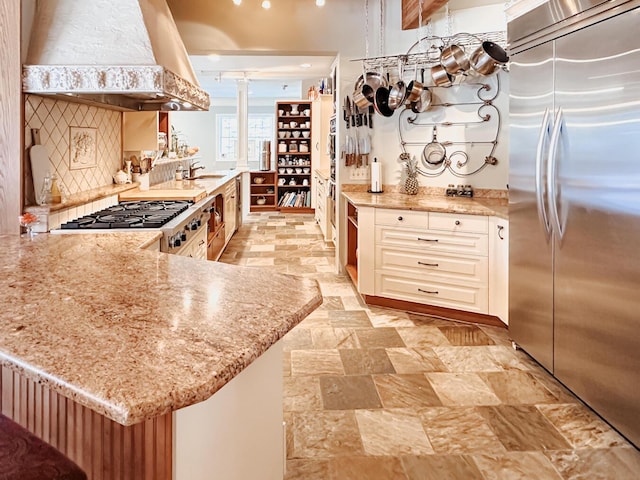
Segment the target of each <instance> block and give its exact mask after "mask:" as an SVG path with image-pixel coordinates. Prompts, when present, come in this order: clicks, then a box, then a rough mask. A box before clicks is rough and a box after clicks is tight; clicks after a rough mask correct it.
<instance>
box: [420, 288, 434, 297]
mask: <svg viewBox="0 0 640 480" xmlns="http://www.w3.org/2000/svg"><path fill="white" fill-rule="evenodd" d="M418 291H419V292H422V293H428V294H430V295H438V291H437V290H433V291H432V290H423V289H421V288H419V289H418Z"/></svg>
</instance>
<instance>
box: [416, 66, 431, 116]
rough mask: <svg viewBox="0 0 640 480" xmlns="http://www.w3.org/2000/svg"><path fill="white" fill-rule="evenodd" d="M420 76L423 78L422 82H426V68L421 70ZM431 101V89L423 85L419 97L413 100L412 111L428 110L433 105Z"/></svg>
mask: <svg viewBox="0 0 640 480" xmlns="http://www.w3.org/2000/svg"><path fill="white" fill-rule="evenodd" d="M420 76H421V78H422V83H423V84H424V68H423V69H421V70H420ZM431 101H432V98H431V91H430V90H429V89H427V87H425V86H423V87H422V91H421V92H420V96H419V97H418V99H417V100H416V101H415V102H411V111H412V112H413V113H422V112H426V111H427V110H428V109H429V107H430V106H431Z"/></svg>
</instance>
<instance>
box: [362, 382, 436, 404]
mask: <svg viewBox="0 0 640 480" xmlns="http://www.w3.org/2000/svg"><path fill="white" fill-rule="evenodd" d="M373 381H374V382H375V384H376V388H377V389H378V393H379V394H380V399H381V400H382V405H384V408H415V409H418V408H423V407H433V406H438V405H442V402H441V401H440V399H439V398H438V395H436V393H435V392H434V391H433V388H432V387H431V384H430V383H429V381H428V380H427V379H426V377H425V376H424V375H422V374H413V375H393V374H386V375H374V376H373Z"/></svg>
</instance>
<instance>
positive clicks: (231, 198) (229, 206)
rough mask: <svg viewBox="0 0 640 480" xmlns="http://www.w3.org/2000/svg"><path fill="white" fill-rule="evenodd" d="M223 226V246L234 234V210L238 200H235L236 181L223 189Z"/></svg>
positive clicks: (235, 226)
mask: <svg viewBox="0 0 640 480" xmlns="http://www.w3.org/2000/svg"><path fill="white" fill-rule="evenodd" d="M223 195H224V217H223V218H224V225H225V244H226V243H227V242H228V241H229V240H230V239H231V237H232V236H233V234H234V233H235V232H236V228H237V225H236V208H237V206H238V200H237V198H236V181H235V180H233V181H231V182H228V183H227V184H226V185H225V187H224V193H223Z"/></svg>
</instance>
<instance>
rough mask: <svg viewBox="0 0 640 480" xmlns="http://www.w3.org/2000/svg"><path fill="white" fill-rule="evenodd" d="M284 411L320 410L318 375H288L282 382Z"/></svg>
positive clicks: (320, 397)
mask: <svg viewBox="0 0 640 480" xmlns="http://www.w3.org/2000/svg"><path fill="white" fill-rule="evenodd" d="M283 394H284V399H283V404H284V407H283V408H284V411H285V412H303V411H308V410H322V394H321V393H320V381H319V379H318V377H288V378H285V379H284V382H283Z"/></svg>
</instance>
